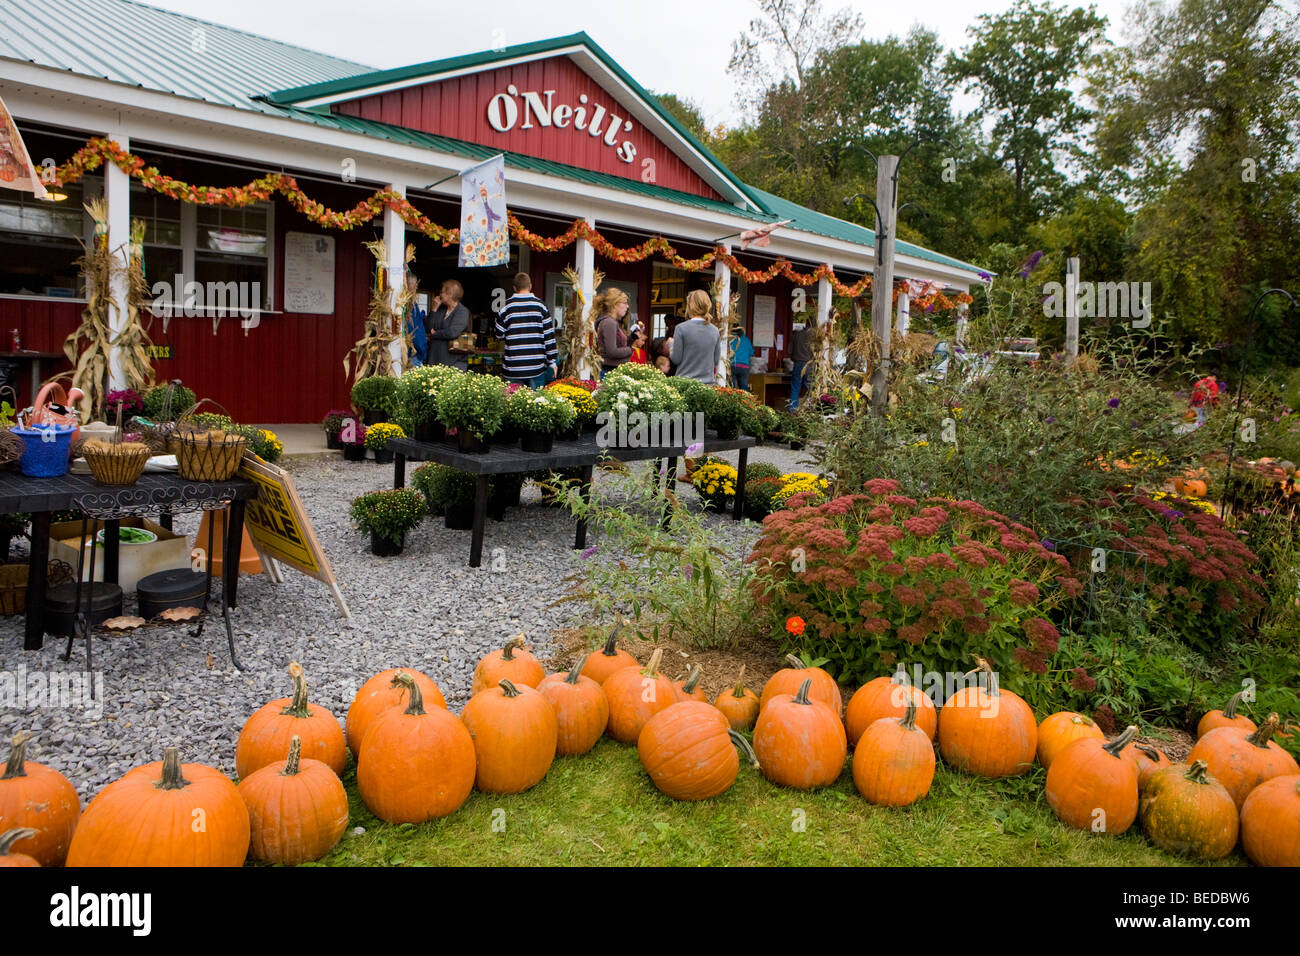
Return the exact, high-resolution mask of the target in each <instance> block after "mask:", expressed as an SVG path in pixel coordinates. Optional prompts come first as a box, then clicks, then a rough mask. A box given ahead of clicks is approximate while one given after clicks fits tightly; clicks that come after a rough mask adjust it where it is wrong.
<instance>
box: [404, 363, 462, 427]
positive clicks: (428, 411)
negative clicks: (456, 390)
mask: <svg viewBox="0 0 1300 956" xmlns="http://www.w3.org/2000/svg"><path fill="white" fill-rule="evenodd" d="M467 374H469V373H467V372H462V371H461V370H460V369H457V368H453V367H452V366H450V365H419V366H416V367H415V368H411V369H407V370H406V371H405V372H403V373H402V377H401V378H400V379H398V380H397V393H396V395H395V396H394V399H393V405H394V411H393V420H394V421H396V422H397V424H399V425H401V426H402V430H403V431H405V432H406V433H407V434H408V435H413V434H414V433H415V429H416V428H417V427H418V426H420V425H426V424H429V423H430V422H432V421H434V420H435V419H436V418H437V417H438V389H439V388H440V387H442V384H443V383H444V382H447V381H449V380H451V379H453V378H455V377H456V376H458V375H467Z"/></svg>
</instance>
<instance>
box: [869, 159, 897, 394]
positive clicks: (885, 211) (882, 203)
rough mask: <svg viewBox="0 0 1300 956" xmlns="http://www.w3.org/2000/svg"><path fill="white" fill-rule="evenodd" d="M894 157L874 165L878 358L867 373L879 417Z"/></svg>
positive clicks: (889, 303) (888, 319)
mask: <svg viewBox="0 0 1300 956" xmlns="http://www.w3.org/2000/svg"><path fill="white" fill-rule="evenodd" d="M897 169H898V157H897V156H881V157H880V159H879V161H878V162H877V163H876V212H877V216H878V217H879V220H880V221H879V223H878V226H879V229H878V230H877V232H876V268H875V272H874V273H873V274H872V280H871V332H872V334H873V335H874V336H875V338H876V342H877V343H878V344H879V347H880V357H879V360H878V361H877V362H876V367H875V368H874V369H872V371H871V410H872V412H873V413H875V414H877V415H879V414H881V413H882V412H883V411H884V410H885V407H886V406H887V405H888V404H889V370H890V360H889V344H890V342H889V340H890V332H891V331H892V330H893V324H894V323H893V317H894V316H893V312H894V295H893V290H894V220H895V219H896V218H897V215H898V210H897V209H896V208H895V205H894V203H895V199H896V198H897V197H895V195H894V173H895V171H896V170H897Z"/></svg>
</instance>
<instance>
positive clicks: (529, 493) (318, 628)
mask: <svg viewBox="0 0 1300 956" xmlns="http://www.w3.org/2000/svg"><path fill="white" fill-rule="evenodd" d="M723 457H726V458H728V459H729V460H730V461H731V462H732V463H733V464H735V461H736V453H734V452H732V453H729V454H727V455H725V456H723ZM750 460H751V461H755V462H757V461H766V462H771V463H772V464H774V465H777V466H778V467H780V468H781V469H782V470H785V471H792V470H807V468H808V463H807V460H806V457H805V453H803V452H790V451H788V450H786V449H784V448H774V447H768V446H763V447H760V448H756V449H754V450H752V451H751V452H750ZM286 467H287V468H288V469H289V470H290V471H291V472H292V474H293V476H294V481H295V483H296V485H297V487H298V491H299V494H300V495H301V497H302V499H303V502H304V504H305V506H306V509H307V513H308V514H309V515H310V516H311V519H312V522H313V525H314V527H315V529H316V533H317V536H318V537H319V538H320V541H321V543H322V545H323V546H324V549H325V552H326V554H327V555H328V557H329V559H330V563H331V564H332V565H333V568H334V573H335V576H336V577H337V579H338V580H339V582H340V586H341V588H342V591H343V594H344V596H345V597H346V599H347V602H348V605H349V607H350V609H351V611H352V620H351V621H344V620H342V619H341V618H339V617H338V616H337V613H336V607H335V604H334V601H333V599H332V597H331V595H330V593H329V591H328V589H327V588H326V587H325V586H324V585H322V584H321V583H319V582H317V581H315V580H313V579H311V578H308V577H305V576H303V575H301V574H298V573H297V572H295V571H291V570H287V571H286V572H285V580H284V583H283V584H280V585H276V584H273V583H272V582H271V580H270V578H269V577H268V576H266V575H265V574H263V575H257V576H245V577H242V578H241V579H240V583H239V606H238V608H237V609H236V610H235V611H234V612H232V619H233V622H234V628H235V639H236V644H237V647H238V650H239V654H240V657H241V660H242V662H243V664H244V667H245V668H246V669H245V670H244V671H242V672H241V671H238V670H236V669H235V668H234V667H233V666H232V664H231V662H230V655H229V652H228V650H227V648H226V640H225V629H224V627H222V625H221V621H220V618H219V617H218V618H214V619H212V620H209V621H208V623H207V625H206V626H205V628H204V630H203V634H202V636H201V637H200V638H198V639H195V638H193V637H192V636H191V633H190V632H191V630H192V628H179V627H178V628H153V627H151V628H146V629H143V630H141V631H136V632H128V633H127V634H125V635H122V636H114V637H100V636H96V638H95V674H94V680H95V681H96V683H97V685H98V686H101V687H102V690H100V691H97V697H96V698H95V699H94V700H91V699H89V697H88V695H82V694H74V695H72V696H73V697H74V699H73V700H72V702H71V705H70V706H69V705H67V704H50V703H48V702H47V701H46V700H42V699H38V697H37V691H38V690H39V689H40V688H43V687H44V686H45V685H46V682H49V681H51V680H52V679H53V678H54V676H55V675H62V677H63V679H66V678H68V677H70V676H73V675H82V674H84V669H85V662H86V655H85V647H84V645H83V644H82V643H81V642H77V644H76V645H75V646H74V648H73V655H72V660H71V661H69V662H68V663H66V664H65V663H64V662H63V661H62V660H60V655H61V654H62V652H63V649H64V647H65V646H66V639H65V638H59V637H55V636H52V635H51V636H47V637H46V640H45V647H44V648H43V649H42V650H40V651H24V650H23V649H22V618H21V617H8V618H0V735H2V736H3V737H4V738H5V739H6V740H7V739H8V738H9V737H11V736H12V735H13V734H15V733H17V732H18V731H20V730H27V731H30V732H32V733H33V734H34V739H33V741H32V743H31V744H30V745H29V748H28V750H29V756H30V758H31V759H33V760H35V761H37V762H39V763H43V764H47V765H49V766H52V767H54V768H56V769H58V770H60V771H62V772H63V773H64V774H66V775H67V776H68V777H69V779H71V780H72V782H73V784H74V785H75V786H76V787H77V790H78V792H79V793H80V795H81V797H82V800H83V803H84V801H87V800H89V799H90V797H92V796H93V795H94V794H95V793H97V792H98V791H99V790H100V789H102V788H103V787H104V786H105V785H106V784H108V783H110V782H111V781H113V780H116V779H117V778H118V777H120V776H121V775H122V774H124V773H125V772H126V771H127V770H129V769H131V768H132V767H135V766H138V765H140V764H142V763H148V762H151V761H155V760H160V759H161V757H162V751H163V748H164V747H166V746H169V745H176V746H179V747H180V748H181V755H182V759H183V760H185V761H186V762H193V763H204V764H208V765H209V766H213V767H217V768H219V769H221V770H222V771H224V772H226V773H228V774H230V775H232V776H233V774H234V769H235V741H236V739H237V737H238V735H239V730H240V728H241V727H242V726H243V724H244V721H245V720H246V719H247V718H248V717H249V715H250V714H252V712H253V711H254V710H256V709H257V708H258V707H260V706H262V705H263V704H265V703H266V702H267V701H270V700H273V699H276V698H279V697H284V696H287V695H288V693H289V691H290V681H289V678H288V676H287V675H286V673H285V669H286V667H287V666H288V663H289V661H290V660H297V661H299V662H301V664H302V666H303V668H304V670H305V671H306V674H307V678H308V682H309V684H308V690H309V694H310V697H311V700H312V701H313V702H314V703H317V704H320V705H322V706H324V707H327V708H328V709H330V710H331V711H333V712H334V714H336V715H337V716H338V717H339V718H340V720H342V718H343V717H344V716H345V715H346V713H347V708H348V706H349V705H350V704H351V702H352V697H353V695H354V694H355V693H356V690H357V688H358V687H359V686H360V684H361V683H362V682H363V681H364V680H365V679H367V678H368V677H370V676H371V675H373V674H375V673H377V672H378V671H381V670H384V669H386V668H389V667H397V666H406V667H414V668H418V669H419V670H422V671H424V672H425V673H426V674H428V675H429V676H430V677H432V678H433V680H434V681H435V682H436V683H437V684H438V686H439V687H440V688H441V689H442V691H443V693H444V695H445V696H446V698H447V702H448V705H449V706H450V707H451V708H452V709H453V710H454V711H459V710H460V708H461V707H462V706H463V705H464V703H465V701H466V699H467V697H468V694H469V687H470V679H471V676H472V674H473V670H474V666H475V664H476V663H477V662H478V660H479V659H480V658H481V657H482V656H483V655H484V654H486V653H487V652H488V651H490V650H492V649H493V648H495V647H499V646H501V644H502V643H503V642H504V641H505V640H506V639H507V638H508V637H510V636H511V635H513V634H517V633H518V632H520V631H523V632H524V633H525V634H526V635H527V637H528V640H529V644H530V648H531V649H532V650H533V652H534V653H536V654H537V655H538V656H539V657H540V658H541V659H542V660H543V661H546V660H547V658H548V656H549V653H550V650H551V635H552V633H553V632H554V631H555V630H557V629H559V628H562V627H564V626H566V625H568V624H570V623H572V622H573V621H574V620H575V619H576V618H577V617H578V616H579V615H580V613H581V609H580V608H579V607H578V606H576V605H574V604H565V605H560V606H559V607H554V608H553V607H549V606H548V605H549V604H550V603H551V602H552V601H554V600H555V599H556V598H557V597H559V596H561V595H562V593H563V592H564V589H565V583H564V581H563V578H564V577H565V576H566V575H568V574H571V573H572V571H573V570H574V568H575V566H576V562H577V560H578V558H577V555H576V554H575V552H573V551H572V550H571V548H570V546H571V545H572V543H573V537H572V536H573V522H572V520H571V519H570V518H569V517H568V516H567V515H566V514H565V513H563V512H562V511H560V510H559V509H555V508H545V507H542V506H541V505H540V504H538V492H537V490H536V489H535V488H534V487H532V486H531V485H529V486H526V487H525V488H524V493H523V499H522V506H521V507H520V508H517V509H510V510H509V511H508V512H507V513H506V520H505V521H504V522H502V523H497V522H493V521H489V522H488V527H487V532H486V535H485V540H484V566H483V567H482V568H476V569H471V568H469V567H466V561H467V559H468V553H469V537H470V533H469V532H468V531H448V530H446V529H445V528H444V527H443V526H442V522H441V521H440V520H438V519H429V520H426V521H425V522H424V523H423V524H422V525H421V526H420V527H419V528H417V529H416V530H415V531H414V532H412V533H411V534H409V535H408V536H407V539H406V549H405V551H404V552H403V553H402V554H401V555H400V556H398V557H394V558H376V557H374V556H373V555H371V554H370V553H369V539H368V537H363V536H361V535H359V534H358V533H356V532H355V531H353V530H352V529H351V524H350V522H349V520H348V517H347V509H348V503H349V502H350V501H351V499H352V498H353V497H354V496H355V495H357V494H360V493H362V492H365V491H369V490H373V489H377V488H383V487H388V486H390V485H391V482H392V477H391V476H392V472H391V466H388V465H376V464H374V463H372V462H371V463H366V464H345V463H344V462H343V461H342V459H341V458H317V459H299V460H296V461H293V462H290V463H288V464H287V466H286ZM633 467H646V466H645V465H640V466H633ZM596 475H597V477H596V490H597V493H599V491H600V488H601V485H602V483H604V482H607V481H608V479H607V478H604V477H603V476H602V475H601V472H600V471H599V470H597V473H596ZM683 487H684V486H683ZM684 498H685V499H686V500H692V501H693V500H695V496H694V494H693V493H690V492H688V493H687V494H686V495H685V496H684ZM708 520H709V521H710V522H711V523H712V524H713V525H714V527H715V528H716V530H717V541H716V543H717V544H718V545H719V546H721V547H724V548H726V549H727V550H729V551H731V552H733V553H735V554H737V555H738V556H739V555H742V554H744V553H747V552H748V549H749V547H750V546H751V545H752V544H753V542H754V540H755V539H756V538H757V536H758V528H757V526H756V525H754V524H752V523H750V522H740V523H738V522H734V521H732V520H731V519H730V517H726V518H723V517H710V518H709V519H708ZM197 526H198V517H197V516H193V515H191V516H182V517H178V518H177V521H176V530H177V531H178V532H186V533H189V534H193V533H194V532H195V530H196V529H197ZM589 543H595V539H594V537H589ZM22 547H23V544H22V543H21V542H15V552H16V556H15V557H13V558H11V560H22V559H23V555H22ZM498 548H499V549H501V551H500V553H499V557H500V558H501V559H503V561H504V570H497V571H494V570H492V568H491V565H492V563H493V562H492V560H491V556H492V555H493V553H494V551H495V549H498ZM498 563H500V562H498ZM126 604H127V606H126V608H125V611H126V613H128V614H131V613H134V610H135V605H134V598H133V596H132V595H128V596H127V600H126ZM100 682H102V684H100ZM14 686H17V687H19V688H22V687H24V686H25V688H26V692H25V693H24V692H23V690H21V689H20V690H18V691H17V692H16V694H14V695H12V696H11V690H10V688H11V687H14ZM42 693H43V692H42Z"/></svg>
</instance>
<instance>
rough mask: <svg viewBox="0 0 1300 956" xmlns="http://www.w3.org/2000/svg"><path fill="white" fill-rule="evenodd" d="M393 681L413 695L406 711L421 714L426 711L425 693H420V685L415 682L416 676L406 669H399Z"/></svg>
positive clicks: (416, 714)
mask: <svg viewBox="0 0 1300 956" xmlns="http://www.w3.org/2000/svg"><path fill="white" fill-rule="evenodd" d="M393 683H394V684H395V685H401V687H402V689H403V690H405V691H406V692H407V693H408V694H410V695H411V701H410V703H408V704H407V705H406V713H408V714H414V715H415V716H417V717H418V716H420V715H421V714H423V713H424V695H423V694H421V693H420V685H419V684H417V683H416V682H415V678H414V677H412V676H411V675H410V674H408V673H406V671H398V672H397V673H396V674H395V675H393Z"/></svg>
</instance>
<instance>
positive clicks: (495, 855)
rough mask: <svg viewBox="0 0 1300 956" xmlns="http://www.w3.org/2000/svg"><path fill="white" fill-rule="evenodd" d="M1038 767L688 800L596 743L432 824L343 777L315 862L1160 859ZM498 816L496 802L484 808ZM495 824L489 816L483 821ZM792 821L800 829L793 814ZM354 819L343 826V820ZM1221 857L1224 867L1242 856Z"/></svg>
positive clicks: (617, 747) (619, 751) (741, 783)
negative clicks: (382, 813) (1098, 818)
mask: <svg viewBox="0 0 1300 956" xmlns="http://www.w3.org/2000/svg"><path fill="white" fill-rule="evenodd" d="M1045 776H1046V773H1045V771H1043V770H1042V768H1037V767H1036V768H1035V769H1034V771H1033V772H1032V773H1031V774H1028V775H1026V776H1025V777H1020V778H1016V779H1012V780H1003V781H990V780H983V779H979V778H976V777H970V776H966V775H964V774H960V773H956V772H954V771H950V770H948V769H946V768H945V767H943V766H942V764H941V765H940V767H939V769H938V771H937V773H936V775H935V778H934V785H933V786H932V787H931V789H930V793H929V795H928V796H926V797H925V798H924V799H923V800H921V801H920V802H919V803H918V804H916V805H914V806H912V807H910V808H907V809H901V810H899V809H889V808H885V807H874V806H871V805H870V804H868V803H867V802H866V801H865V800H863V799H862V798H861V797H860V796H859V795H858V793H857V791H856V790H855V789H854V787H853V778H852V775H851V773H850V772H849V768H848V766H847V765H846V767H845V772H844V774H843V775H842V776H841V777H840V779H839V781H838V782H837V783H836V784H835V785H834V786H833V787H829V788H827V789H824V790H818V791H812V792H805V791H797V790H788V789H784V788H781V787H777V786H774V785H773V784H770V783H768V782H767V780H765V779H764V778H763V777H762V776H761V775H760V774H759V773H758V772H757V771H755V770H753V769H751V768H749V767H748V766H744V765H742V766H741V770H740V776H739V778H738V779H737V780H736V783H735V784H734V785H733V786H732V788H731V789H730V790H728V791H727V792H726V793H724V794H722V795H721V796H719V797H715V798H714V799H712V800H706V801H703V802H701V803H678V802H676V801H674V800H670V799H669V798H667V797H665V796H663V795H662V794H661V793H659V791H658V790H656V789H655V788H654V786H653V785H652V784H651V783H650V779H649V778H648V777H647V776H646V775H645V773H644V771H642V769H641V764H640V761H639V760H638V759H637V754H636V748H634V747H625V746H623V745H621V744H618V743H615V742H613V741H611V740H607V739H606V740H602V741H601V742H600V743H599V744H597V746H596V748H595V750H593V751H592V752H591V753H589V754H587V755H585V756H581V757H559V758H557V759H556V761H555V763H554V764H553V765H552V767H551V770H550V773H548V774H547V776H546V779H545V780H543V781H542V782H541V783H540V784H538V785H537V786H536V787H534V788H533V789H531V790H529V791H527V792H526V793H522V794H516V795H514V796H492V795H489V794H481V793H478V792H475V793H473V794H471V796H470V798H469V800H468V801H466V803H465V805H464V806H463V807H461V808H460V810H458V811H457V812H456V813H454V814H452V815H451V816H450V817H447V818H446V819H444V820H439V821H435V822H432V823H426V824H419V825H415V824H402V825H399V826H392V825H389V824H386V823H383V822H381V821H380V820H378V819H376V818H375V817H374V816H373V815H372V814H371V813H370V812H369V811H368V810H367V809H366V808H365V806H364V805H363V804H362V803H361V799H360V797H359V796H358V794H357V790H356V773H355V768H354V767H350V768H349V769H348V771H347V773H346V774H345V777H344V783H345V784H346V786H347V790H348V798H349V804H350V811H351V820H350V821H349V824H348V832H347V834H346V835H345V836H344V838H343V840H342V841H341V842H340V843H339V845H338V846H337V847H335V848H334V850H333V851H332V852H331V853H330V854H329V855H328V856H327V857H326V858H325V859H324V860H323V861H321V863H322V865H326V866H457V865H460V866H547V865H561V866H584V865H595V866H602V865H603V866H609V865H615V866H697V865H712V866H728V865H730V866H837V865H838V866H863V865H866V866H898V865H903V866H911V865H919V866H1169V865H1178V864H1179V863H1180V862H1182V861H1180V860H1178V859H1177V858H1176V857H1172V856H1169V855H1168V854H1165V853H1163V852H1161V851H1160V850H1157V849H1156V848H1155V847H1153V846H1152V845H1150V844H1149V843H1148V842H1147V841H1146V839H1145V838H1144V837H1143V836H1142V834H1141V833H1140V832H1139V828H1138V826H1137V825H1136V824H1135V825H1134V826H1133V828H1132V829H1130V831H1129V832H1128V833H1126V834H1124V835H1123V836H1121V837H1118V838H1110V837H1104V836H1093V835H1092V834H1087V833H1083V832H1080V831H1076V830H1071V829H1068V828H1067V827H1065V826H1063V825H1061V824H1060V823H1058V822H1057V820H1056V818H1055V817H1054V816H1053V815H1052V812H1051V810H1050V808H1049V807H1048V806H1047V802H1046V799H1045V797H1044V796H1043V780H1044V777H1045ZM498 810H499V811H502V812H497V811H498ZM494 820H495V826H494ZM800 820H802V822H803V827H802V829H799V828H797V824H798V823H799V821H800ZM358 826H360V827H364V828H365V831H366V832H365V833H364V834H361V835H356V834H354V833H353V832H352V830H353V828H354V827H358ZM1245 862H1246V861H1245V859H1244V857H1242V856H1241V855H1240V853H1234V854H1233V855H1232V856H1230V857H1228V859H1227V860H1226V861H1224V863H1227V864H1229V865H1231V864H1236V865H1242V864H1244V863H1245Z"/></svg>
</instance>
